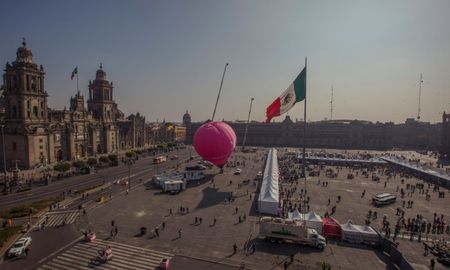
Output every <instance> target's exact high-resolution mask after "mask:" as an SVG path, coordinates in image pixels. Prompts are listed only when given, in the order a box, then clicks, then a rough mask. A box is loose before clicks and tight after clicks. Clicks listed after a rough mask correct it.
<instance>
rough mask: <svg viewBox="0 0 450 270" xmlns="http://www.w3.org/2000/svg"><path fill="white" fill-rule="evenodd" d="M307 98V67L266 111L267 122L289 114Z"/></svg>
mask: <svg viewBox="0 0 450 270" xmlns="http://www.w3.org/2000/svg"><path fill="white" fill-rule="evenodd" d="M305 98H306V66H305V68H303V70H302V72H300V74H299V75H298V76H297V78H296V79H295V80H294V82H293V83H292V84H291V85H289V87H288V88H287V89H286V90H285V91H284V92H283V93H282V94H281V95H280V96H279V97H278V98H277V99H275V101H274V102H272V104H270V105H269V107H267V109H266V117H267V120H266V122H267V123H269V122H270V120H271V119H272V118H273V117H276V116H280V115H282V114H284V113H286V112H288V111H289V110H290V109H291V108H292V107H294V105H295V103H297V102H300V101H302V100H304V99H305Z"/></svg>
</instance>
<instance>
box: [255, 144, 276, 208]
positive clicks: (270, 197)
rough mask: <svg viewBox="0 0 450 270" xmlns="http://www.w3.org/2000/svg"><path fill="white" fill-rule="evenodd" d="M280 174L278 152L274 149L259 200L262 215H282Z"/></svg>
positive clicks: (270, 151) (271, 152) (270, 153)
mask: <svg viewBox="0 0 450 270" xmlns="http://www.w3.org/2000/svg"><path fill="white" fill-rule="evenodd" d="M279 177H280V175H279V172H278V157H277V150H276V149H275V148H272V149H270V150H269V154H268V155H267V161H266V167H265V169H264V175H263V181H262V184H261V190H260V193H259V198H258V210H259V212H260V213H265V214H271V215H278V214H279V213H280V205H279V204H280V197H279V183H278V181H279Z"/></svg>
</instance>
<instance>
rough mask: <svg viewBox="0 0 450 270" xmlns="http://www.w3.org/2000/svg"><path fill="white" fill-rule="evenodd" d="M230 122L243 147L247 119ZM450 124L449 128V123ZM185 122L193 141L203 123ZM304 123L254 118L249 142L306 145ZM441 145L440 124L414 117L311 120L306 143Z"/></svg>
mask: <svg viewBox="0 0 450 270" xmlns="http://www.w3.org/2000/svg"><path fill="white" fill-rule="evenodd" d="M447 116H448V115H447ZM227 123H228V124H229V125H230V126H231V127H232V128H233V129H234V131H235V132H236V136H237V146H241V145H242V140H243V138H244V132H245V126H246V122H244V121H242V122H227ZM447 123H448V124H447V125H448V130H450V122H447ZM183 124H184V126H185V127H186V130H187V131H186V132H187V142H188V143H192V138H193V136H194V134H195V131H196V130H197V129H198V128H199V127H200V126H201V125H202V124H203V123H198V122H197V123H191V117H190V115H189V114H188V113H186V114H185V115H184V116H183ZM303 125H304V124H303V122H293V121H292V120H291V118H290V117H289V116H286V118H285V119H284V121H283V122H278V123H276V122H272V123H260V122H255V121H253V122H251V123H250V124H249V127H248V133H247V139H246V145H248V146H279V147H303V143H304V138H303ZM446 134H449V136H447V138H450V133H449V132H448V131H447V133H446ZM440 144H441V124H440V123H439V124H430V123H427V122H418V121H415V120H411V119H408V120H407V121H406V122H405V123H402V124H394V123H391V122H388V123H379V122H377V123H372V122H368V121H361V120H332V121H317V122H308V123H307V126H306V146H307V147H311V148H336V149H368V150H371V149H373V150H388V149H392V148H400V149H408V150H410V149H412V150H423V149H427V150H437V149H439V147H440ZM448 145H450V141H448ZM447 149H448V148H447Z"/></svg>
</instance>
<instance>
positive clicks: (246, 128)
mask: <svg viewBox="0 0 450 270" xmlns="http://www.w3.org/2000/svg"><path fill="white" fill-rule="evenodd" d="M253 100H255V98H251V99H250V108H249V109H248V117H247V125H246V126H245V133H244V139H243V140H242V151H244V148H245V140H246V139H247V132H248V125H249V124H250V114H251V113H252V104H253Z"/></svg>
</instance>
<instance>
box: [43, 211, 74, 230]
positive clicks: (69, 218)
mask: <svg viewBox="0 0 450 270" xmlns="http://www.w3.org/2000/svg"><path fill="white" fill-rule="evenodd" d="M79 215H80V213H79V211H78V210H73V211H60V212H48V213H47V214H45V215H44V216H43V217H41V219H40V220H39V222H38V225H41V224H42V225H43V226H44V227H56V226H61V225H63V224H64V223H65V224H72V223H74V222H75V220H76V219H77V218H78V216H79Z"/></svg>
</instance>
